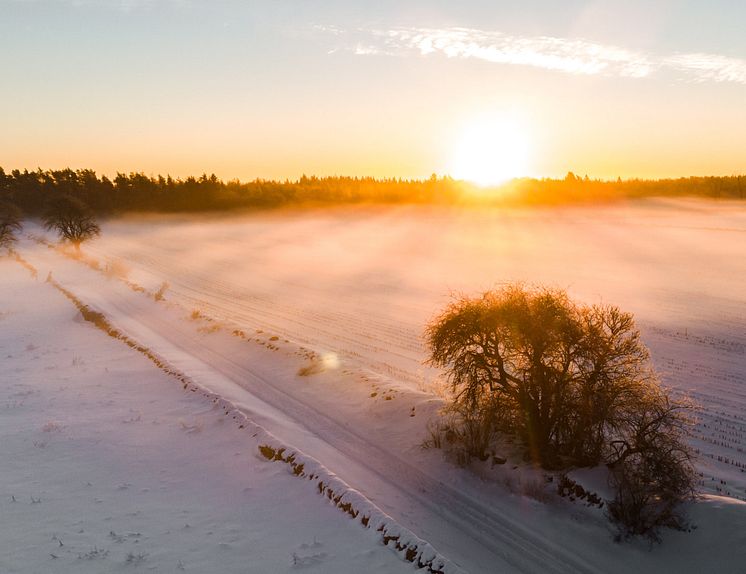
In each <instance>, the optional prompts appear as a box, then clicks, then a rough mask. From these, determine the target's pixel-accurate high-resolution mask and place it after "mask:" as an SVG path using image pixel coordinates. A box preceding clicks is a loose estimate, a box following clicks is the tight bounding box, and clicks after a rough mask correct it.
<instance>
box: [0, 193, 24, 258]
mask: <svg viewBox="0 0 746 574" xmlns="http://www.w3.org/2000/svg"><path fill="white" fill-rule="evenodd" d="M20 230H21V211H20V210H19V209H18V208H17V207H16V206H15V205H13V204H12V203H7V202H0V249H8V250H11V249H12V248H13V244H14V243H15V242H16V233H17V232H19V231H20Z"/></svg>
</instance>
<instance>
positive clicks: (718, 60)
mask: <svg viewBox="0 0 746 574" xmlns="http://www.w3.org/2000/svg"><path fill="white" fill-rule="evenodd" d="M664 64H665V65H666V66H668V67H670V68H673V69H675V70H679V71H681V72H684V73H686V74H688V75H689V76H690V77H691V78H692V79H693V80H695V81H698V82H707V81H712V82H736V83H738V84H746V60H739V59H737V58H728V57H726V56H718V55H716V54H679V55H677V56H670V57H668V58H666V59H665V60H664Z"/></svg>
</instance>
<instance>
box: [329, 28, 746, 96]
mask: <svg viewBox="0 0 746 574" xmlns="http://www.w3.org/2000/svg"><path fill="white" fill-rule="evenodd" d="M319 29H320V30H322V31H324V32H327V33H332V34H334V35H335V36H336V38H337V39H338V40H340V41H343V42H347V44H345V45H344V46H343V47H344V48H346V49H348V50H351V51H353V52H354V53H355V54H358V55H373V54H385V55H391V56H393V55H407V54H419V55H422V56H428V55H431V54H440V55H443V56H446V57H448V58H454V59H478V60H484V61H487V62H494V63H497V64H508V65H516V66H531V67H535V68H543V69H546V70H555V71H559V72H564V73H568V74H578V75H606V76H615V77H626V78H645V77H648V76H651V75H653V74H655V73H657V72H659V71H662V70H669V71H674V72H676V73H678V74H679V75H681V76H682V77H683V78H684V79H689V80H692V81H697V82H707V81H715V82H736V83H740V84H746V60H740V59H737V58H728V57H725V56H719V55H714V54H676V55H672V56H666V57H662V58H661V57H656V56H653V55H650V54H645V53H642V52H638V51H634V50H628V49H625V48H622V47H619V46H613V45H606V44H599V43H596V42H589V41H586V40H582V39H575V38H557V37H552V36H511V35H507V34H503V33H501V32H491V31H483V30H475V29H471V28H442V29H437V28H393V29H389V30H361V29H359V30H353V31H346V30H343V29H340V28H330V27H319Z"/></svg>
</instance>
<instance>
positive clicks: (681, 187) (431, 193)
mask: <svg viewBox="0 0 746 574" xmlns="http://www.w3.org/2000/svg"><path fill="white" fill-rule="evenodd" d="M744 194H746V177H745V176H727V177H688V178H679V179H660V180H639V179H634V180H617V181H605V180H594V179H589V178H588V177H587V176H586V177H583V178H581V177H578V176H576V175H575V174H573V173H568V174H567V176H566V177H565V178H563V179H550V178H546V179H532V178H523V179H516V180H513V181H511V182H508V183H506V184H504V185H502V186H499V187H494V188H491V189H486V190H485V189H480V188H476V187H475V186H473V185H471V184H469V183H467V182H464V181H458V180H454V179H452V178H451V177H448V176H445V177H436V176H435V175H433V176H431V177H430V178H427V179H394V178H389V179H385V178H384V179H377V178H372V177H342V176H334V177H315V176H312V177H307V176H305V175H304V176H303V177H301V178H300V179H298V180H294V181H291V180H285V181H273V180H263V179H256V180H253V181H249V182H240V181H238V180H231V181H227V182H226V181H223V180H221V179H219V178H218V177H217V176H215V175H214V174H212V175H209V176H208V175H207V174H203V175H201V176H200V177H187V178H184V179H180V178H173V177H171V176H165V177H164V176H162V175H158V176H148V175H145V174H143V173H129V174H125V173H118V174H117V175H116V177H114V178H113V179H110V178H108V177H107V176H105V175H103V176H99V175H97V174H96V172H95V171H93V170H90V169H79V170H72V169H69V168H68V169H61V170H42V169H37V170H35V171H29V170H23V171H20V170H17V169H16V170H12V171H10V172H6V171H5V170H4V169H3V168H2V167H0V201H2V202H5V203H12V204H14V205H16V206H17V207H19V208H20V209H21V210H22V212H23V213H24V215H31V216H39V215H42V214H43V213H44V212H45V211H46V210H47V207H48V205H49V202H50V201H51V200H52V199H53V198H55V197H58V196H60V195H66V196H71V197H75V198H77V199H78V200H80V201H82V202H83V203H84V204H85V205H87V206H88V207H89V208H90V209H91V210H92V211H93V212H94V213H96V214H99V215H102V214H117V213H127V212H161V213H167V212H204V211H234V210H242V209H262V208H273V207H283V206H297V205H304V204H317V205H334V204H355V203H382V204H401V203H419V204H456V203H473V202H478V203H488V204H489V203H492V204H553V203H572V202H589V201H608V200H614V199H623V198H638V197H652V196H663V197H681V196H696V197H708V198H719V199H744Z"/></svg>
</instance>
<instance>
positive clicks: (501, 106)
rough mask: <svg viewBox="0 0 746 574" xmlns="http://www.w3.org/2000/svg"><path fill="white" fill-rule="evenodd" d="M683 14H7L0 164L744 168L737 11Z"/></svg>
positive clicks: (150, 9) (373, 170)
mask: <svg viewBox="0 0 746 574" xmlns="http://www.w3.org/2000/svg"><path fill="white" fill-rule="evenodd" d="M291 4H292V5H291ZM351 4H353V5H355V3H351ZM680 4H681V3H673V2H660V3H656V7H655V8H654V9H653V8H650V6H649V3H644V2H635V1H629V2H612V1H606V2H582V1H572V2H568V3H566V4H564V3H563V8H562V9H560V8H559V7H558V6H557V5H556V3H551V2H548V1H544V2H542V1H535V2H528V3H526V5H525V6H524V7H522V8H517V7H515V6H514V5H511V3H508V2H465V3H462V5H459V7H458V8H456V7H453V6H446V5H445V4H438V3H427V2H405V3H394V2H381V3H380V5H378V6H376V7H371V6H368V5H362V4H356V5H355V7H356V8H357V10H353V7H352V6H351V5H350V3H341V2H327V3H323V2H313V1H312V2H308V3H304V4H303V5H302V6H301V5H297V4H295V3H289V2H288V3H286V2H277V3H273V4H272V5H271V6H269V7H255V6H254V7H252V6H240V5H238V6H237V5H236V3H229V2H215V3H210V4H209V5H207V3H198V2H178V3H176V2H169V1H165V0H153V1H148V2H146V1H144V0H130V1H128V2H120V1H116V2H115V1H114V0H100V1H96V0H88V1H79V2H73V1H59V2H51V1H39V2H11V3H10V4H7V3H6V4H4V5H3V12H4V14H3V19H2V21H1V22H0V63H2V65H3V68H2V69H3V85H4V89H3V94H2V96H0V98H2V100H1V102H2V109H3V111H4V118H3V130H2V133H1V134H0V166H2V167H4V168H5V169H6V170H7V169H12V168H29V169H34V168H36V167H42V168H60V167H67V166H69V167H73V168H83V167H90V168H93V169H95V170H97V171H98V172H100V173H104V174H107V175H113V174H115V173H116V172H117V171H127V172H128V171H143V172H145V173H148V174H156V173H164V174H165V173H170V174H172V175H175V176H186V175H190V174H199V173H202V172H208V173H210V172H214V173H216V174H217V175H218V176H220V177H221V178H224V179H231V178H240V179H243V180H246V179H253V178H256V177H262V178H278V179H284V178H296V177H298V176H300V175H301V174H303V173H307V174H318V175H333V174H345V175H374V176H400V177H426V176H429V175H430V174H431V173H433V172H435V173H438V174H446V173H451V174H454V172H459V171H463V173H455V175H457V176H459V177H465V178H470V177H472V175H473V174H474V173H476V172H479V173H480V174H482V175H485V177H487V176H490V174H491V176H492V177H494V178H498V177H508V176H522V175H529V176H562V175H564V174H565V173H566V172H567V171H570V170H571V171H574V172H576V173H580V174H586V173H587V174H589V175H590V176H591V177H603V178H616V177H617V176H621V177H666V176H685V175H709V174H714V175H730V174H734V173H744V172H746V146H744V145H743V142H742V134H744V133H746V105H744V102H746V60H745V59H744V53H745V51H746V50H745V49H746V40H744V35H743V34H742V33H741V32H742V30H740V29H739V27H738V26H737V25H736V24H735V22H743V21H746V8H744V7H743V6H742V5H740V4H738V3H735V4H734V3H732V2H727V1H726V0H722V2H716V3H714V4H712V5H711V6H710V7H709V8H705V7H703V6H701V7H698V8H692V7H688V8H687V7H682V6H681V5H680ZM720 4H722V6H719V5H720ZM485 118H489V119H488V120H485ZM485 121H487V122H488V129H487V130H486V131H488V132H490V133H494V137H487V136H484V134H483V132H485ZM490 122H491V123H490ZM506 125H508V126H510V127H509V128H504V127H503V126H506ZM492 126H494V129H493V127H492ZM475 131H476V132H479V133H482V135H481V136H479V137H480V138H481V139H479V141H478V142H474V141H471V142H466V143H464V138H465V137H466V138H467V139H468V137H470V136H468V135H466V136H465V135H464V134H470V133H475ZM477 144H478V145H477ZM475 146H476V147H475ZM480 146H481V147H480ZM516 146H521V147H522V148H525V152H524V154H523V156H522V157H517V155H516V154H515V153H513V151H514V150H515V148H516ZM464 149H467V150H469V149H477V150H484V153H483V154H479V158H480V159H478V161H477V160H475V161H473V162H467V163H470V165H469V168H468V169H466V171H464V170H463V169H461V170H460V168H459V166H458V165H457V164H458V161H457V159H456V158H458V157H461V156H463V155H464ZM461 164H462V165H463V161H462V162H461Z"/></svg>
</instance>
